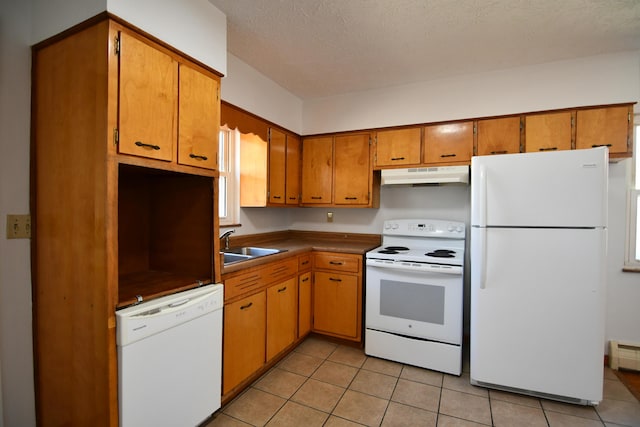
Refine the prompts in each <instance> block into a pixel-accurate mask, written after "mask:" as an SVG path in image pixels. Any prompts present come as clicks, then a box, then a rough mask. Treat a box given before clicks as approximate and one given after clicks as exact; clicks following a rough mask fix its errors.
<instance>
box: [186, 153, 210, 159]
mask: <svg viewBox="0 0 640 427" xmlns="http://www.w3.org/2000/svg"><path fill="white" fill-rule="evenodd" d="M189 157H191V158H192V159H196V160H207V159H208V157H207V156H200V155H198V154H193V153H191V154H189Z"/></svg>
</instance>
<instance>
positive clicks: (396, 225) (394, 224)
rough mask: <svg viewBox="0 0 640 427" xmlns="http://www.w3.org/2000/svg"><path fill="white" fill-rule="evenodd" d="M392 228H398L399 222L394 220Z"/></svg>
mask: <svg viewBox="0 0 640 427" xmlns="http://www.w3.org/2000/svg"><path fill="white" fill-rule="evenodd" d="M391 228H392V229H393V230H397V229H398V223H397V222H394V223H393V224H392V226H391Z"/></svg>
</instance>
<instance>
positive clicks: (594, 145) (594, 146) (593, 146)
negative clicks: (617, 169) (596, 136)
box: [591, 144, 611, 148]
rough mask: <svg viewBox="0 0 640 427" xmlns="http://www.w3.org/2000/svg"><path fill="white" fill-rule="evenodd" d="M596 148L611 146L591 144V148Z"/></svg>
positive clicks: (609, 145) (608, 145)
mask: <svg viewBox="0 0 640 427" xmlns="http://www.w3.org/2000/svg"><path fill="white" fill-rule="evenodd" d="M596 147H611V144H593V145H592V146H591V148H596Z"/></svg>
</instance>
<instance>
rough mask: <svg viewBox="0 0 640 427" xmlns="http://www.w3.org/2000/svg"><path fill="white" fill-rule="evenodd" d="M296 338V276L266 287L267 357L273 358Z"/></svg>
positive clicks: (268, 358) (267, 359)
mask: <svg viewBox="0 0 640 427" xmlns="http://www.w3.org/2000/svg"><path fill="white" fill-rule="evenodd" d="M296 338H298V278H297V277H292V278H290V279H287V280H286V281H284V282H281V283H278V284H275V285H272V286H270V287H269V288H267V358H266V361H267V362H268V361H269V360H271V359H273V358H274V357H275V356H277V355H278V354H280V352H282V351H283V350H284V349H286V348H287V347H288V346H290V345H291V344H293V342H294V341H295V340H296Z"/></svg>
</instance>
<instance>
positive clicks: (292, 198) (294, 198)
mask: <svg viewBox="0 0 640 427" xmlns="http://www.w3.org/2000/svg"><path fill="white" fill-rule="evenodd" d="M289 200H298V198H297V197H289Z"/></svg>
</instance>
